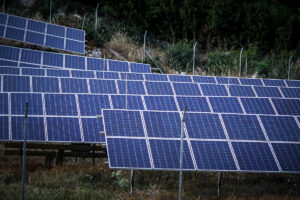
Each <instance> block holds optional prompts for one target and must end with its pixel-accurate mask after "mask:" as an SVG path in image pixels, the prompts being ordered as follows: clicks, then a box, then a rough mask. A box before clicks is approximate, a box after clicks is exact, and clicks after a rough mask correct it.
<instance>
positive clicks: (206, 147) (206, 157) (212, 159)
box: [191, 141, 236, 171]
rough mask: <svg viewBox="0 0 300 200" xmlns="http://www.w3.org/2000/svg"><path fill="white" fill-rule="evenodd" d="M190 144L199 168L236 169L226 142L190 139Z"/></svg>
mask: <svg viewBox="0 0 300 200" xmlns="http://www.w3.org/2000/svg"><path fill="white" fill-rule="evenodd" d="M191 144H192V148H193V152H194V155H195V160H196V163H197V166H198V169H199V170H226V171H234V170H236V166H235V163H234V159H233V156H232V154H231V152H230V148H229V145H228V143H227V142H224V141H191Z"/></svg>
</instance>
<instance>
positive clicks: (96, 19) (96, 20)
mask: <svg viewBox="0 0 300 200" xmlns="http://www.w3.org/2000/svg"><path fill="white" fill-rule="evenodd" d="M98 6H99V3H97V6H96V13H95V32H96V31H97V24H98Z"/></svg>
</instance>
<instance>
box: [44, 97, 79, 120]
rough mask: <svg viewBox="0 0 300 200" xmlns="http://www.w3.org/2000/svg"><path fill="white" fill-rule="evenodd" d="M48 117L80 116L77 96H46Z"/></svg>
mask: <svg viewBox="0 0 300 200" xmlns="http://www.w3.org/2000/svg"><path fill="white" fill-rule="evenodd" d="M45 105H46V114H47V115H63V116H78V112H77V105H76V100H75V95H73V94H45Z"/></svg>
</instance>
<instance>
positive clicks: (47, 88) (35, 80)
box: [32, 77, 59, 93]
mask: <svg viewBox="0 0 300 200" xmlns="http://www.w3.org/2000/svg"><path fill="white" fill-rule="evenodd" d="M32 87H33V91H34V92H56V93H59V84H58V79H57V78H50V77H32Z"/></svg>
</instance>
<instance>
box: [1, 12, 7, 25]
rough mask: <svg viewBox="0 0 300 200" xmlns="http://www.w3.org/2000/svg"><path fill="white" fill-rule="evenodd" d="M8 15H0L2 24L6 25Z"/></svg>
mask: <svg viewBox="0 0 300 200" xmlns="http://www.w3.org/2000/svg"><path fill="white" fill-rule="evenodd" d="M6 20H7V15H6V14H4V13H0V24H6Z"/></svg>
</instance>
